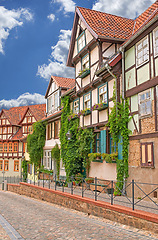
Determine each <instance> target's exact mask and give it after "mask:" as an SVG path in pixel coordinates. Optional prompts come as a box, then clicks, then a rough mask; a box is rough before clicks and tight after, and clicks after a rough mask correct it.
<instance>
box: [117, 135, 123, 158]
mask: <svg viewBox="0 0 158 240" xmlns="http://www.w3.org/2000/svg"><path fill="white" fill-rule="evenodd" d="M122 143H123V139H122V136H121V134H120V135H119V142H118V159H123V157H122V150H123V148H122Z"/></svg>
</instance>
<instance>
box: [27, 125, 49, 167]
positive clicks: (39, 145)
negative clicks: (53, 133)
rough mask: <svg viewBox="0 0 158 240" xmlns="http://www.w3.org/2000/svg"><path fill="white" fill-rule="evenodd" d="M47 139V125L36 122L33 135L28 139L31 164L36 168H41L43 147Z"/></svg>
mask: <svg viewBox="0 0 158 240" xmlns="http://www.w3.org/2000/svg"><path fill="white" fill-rule="evenodd" d="M45 137H46V123H44V122H41V121H39V122H35V123H34V124H33V133H32V134H29V135H28V137H27V150H28V153H29V156H30V163H31V164H34V165H35V167H36V168H37V167H40V164H41V158H42V157H43V147H44V144H45Z"/></svg>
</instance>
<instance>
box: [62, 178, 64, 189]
mask: <svg viewBox="0 0 158 240" xmlns="http://www.w3.org/2000/svg"><path fill="white" fill-rule="evenodd" d="M62 192H64V180H63V182H62Z"/></svg>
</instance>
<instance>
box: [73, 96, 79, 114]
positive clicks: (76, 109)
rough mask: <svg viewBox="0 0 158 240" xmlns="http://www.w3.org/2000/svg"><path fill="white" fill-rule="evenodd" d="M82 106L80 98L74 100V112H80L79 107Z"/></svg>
mask: <svg viewBox="0 0 158 240" xmlns="http://www.w3.org/2000/svg"><path fill="white" fill-rule="evenodd" d="M79 108H80V103H79V99H77V100H75V101H74V102H73V113H76V114H77V113H79V110H80V109H79Z"/></svg>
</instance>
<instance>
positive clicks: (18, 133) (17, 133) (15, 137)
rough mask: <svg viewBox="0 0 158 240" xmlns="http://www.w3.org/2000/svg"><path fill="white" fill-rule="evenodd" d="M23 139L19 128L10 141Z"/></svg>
mask: <svg viewBox="0 0 158 240" xmlns="http://www.w3.org/2000/svg"><path fill="white" fill-rule="evenodd" d="M22 137H23V134H22V128H20V129H19V130H18V131H17V132H16V133H15V134H14V135H13V137H11V140H19V139H21V138H22Z"/></svg>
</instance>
